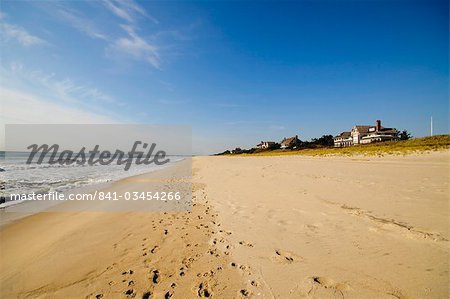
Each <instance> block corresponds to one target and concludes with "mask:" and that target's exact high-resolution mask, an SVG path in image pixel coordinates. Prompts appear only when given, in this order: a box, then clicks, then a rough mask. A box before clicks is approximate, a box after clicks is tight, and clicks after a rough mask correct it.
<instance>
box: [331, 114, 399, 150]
mask: <svg viewBox="0 0 450 299" xmlns="http://www.w3.org/2000/svg"><path fill="white" fill-rule="evenodd" d="M396 139H398V131H397V129H395V128H385V127H383V126H382V125H381V120H377V121H376V123H375V126H366V125H364V126H360V125H356V126H354V127H353V128H352V130H351V132H342V133H341V134H339V135H337V136H336V137H334V146H335V147H346V146H351V145H356V144H367V143H371V142H377V141H387V140H396Z"/></svg>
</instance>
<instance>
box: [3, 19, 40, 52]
mask: <svg viewBox="0 0 450 299" xmlns="http://www.w3.org/2000/svg"><path fill="white" fill-rule="evenodd" d="M5 19H6V15H5V14H4V13H0V22H1V23H0V28H1V31H0V34H1V36H2V38H3V39H5V40H10V39H14V40H16V41H17V42H19V43H20V44H22V45H24V46H34V45H43V44H45V43H46V42H45V41H44V40H43V39H41V38H39V37H37V36H35V35H32V34H31V33H29V32H28V31H27V30H25V29H24V28H22V27H20V26H17V25H13V24H8V23H6V22H5V21H4V20H5Z"/></svg>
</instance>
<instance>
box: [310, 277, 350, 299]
mask: <svg viewBox="0 0 450 299" xmlns="http://www.w3.org/2000/svg"><path fill="white" fill-rule="evenodd" d="M307 283H308V284H309V285H310V287H309V290H308V294H309V295H312V296H313V297H317V298H328V297H334V298H335V297H336V295H340V297H342V298H344V297H345V292H346V291H349V290H350V286H349V285H348V284H346V283H341V282H335V281H334V280H332V279H330V278H327V277H322V276H313V277H310V278H309V279H308V281H307Z"/></svg>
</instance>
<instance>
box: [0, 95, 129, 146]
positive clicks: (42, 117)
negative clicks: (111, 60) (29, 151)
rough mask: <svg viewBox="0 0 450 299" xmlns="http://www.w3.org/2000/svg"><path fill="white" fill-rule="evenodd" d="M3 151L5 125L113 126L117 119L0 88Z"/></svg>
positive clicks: (0, 127) (0, 129)
mask: <svg viewBox="0 0 450 299" xmlns="http://www.w3.org/2000/svg"><path fill="white" fill-rule="evenodd" d="M0 96H1V98H2V103H1V108H2V109H0V150H4V149H5V144H4V142H5V136H4V134H5V130H4V125H5V124H111V123H118V122H120V120H118V119H117V118H114V117H111V116H108V115H105V114H101V113H97V112H93V111H89V110H86V109H80V108H76V107H73V106H70V105H67V104H66V103H56V102H54V101H51V100H49V99H46V98H42V97H39V96H36V95H35V94H31V93H28V92H24V91H18V90H14V89H9V88H3V87H0Z"/></svg>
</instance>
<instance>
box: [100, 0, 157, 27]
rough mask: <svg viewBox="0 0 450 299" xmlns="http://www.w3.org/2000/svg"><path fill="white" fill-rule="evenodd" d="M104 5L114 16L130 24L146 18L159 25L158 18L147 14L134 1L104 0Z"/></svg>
mask: <svg viewBox="0 0 450 299" xmlns="http://www.w3.org/2000/svg"><path fill="white" fill-rule="evenodd" d="M103 3H104V5H105V7H106V8H108V9H109V10H110V11H111V12H112V13H113V14H114V15H116V16H117V17H119V18H121V19H123V20H125V21H127V22H129V23H135V22H136V21H137V18H138V17H139V16H141V17H145V18H147V19H149V20H151V21H152V22H153V23H155V24H158V23H159V21H158V20H157V19H156V18H154V17H153V16H151V15H150V14H149V13H147V11H145V9H143V8H142V7H141V6H139V5H138V4H137V3H136V2H134V1H133V0H120V1H115V0H104V1H103Z"/></svg>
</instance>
